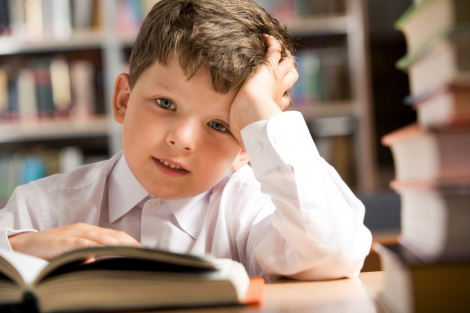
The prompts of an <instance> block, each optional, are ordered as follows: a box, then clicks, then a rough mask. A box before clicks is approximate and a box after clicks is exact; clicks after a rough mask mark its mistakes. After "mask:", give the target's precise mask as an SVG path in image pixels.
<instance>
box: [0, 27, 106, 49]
mask: <svg viewBox="0 0 470 313" xmlns="http://www.w3.org/2000/svg"><path fill="white" fill-rule="evenodd" d="M102 44H103V34H102V33H101V32H98V31H76V32H74V33H73V34H72V35H71V36H70V38H68V39H67V40H58V39H56V38H54V37H44V38H43V39H41V40H40V41H35V42H34V41H25V40H20V39H18V38H15V37H0V55H9V54H18V53H36V52H48V51H66V50H85V49H96V48H101V46H102Z"/></svg>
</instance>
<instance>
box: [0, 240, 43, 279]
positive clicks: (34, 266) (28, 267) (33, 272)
mask: <svg viewBox="0 0 470 313" xmlns="http://www.w3.org/2000/svg"><path fill="white" fill-rule="evenodd" d="M0 257H2V258H3V259H5V260H6V261H8V262H9V263H10V265H11V266H12V267H13V268H14V269H15V270H16V271H17V274H19V275H20V276H21V278H22V280H23V282H24V284H27V285H29V284H31V283H32V282H33V281H34V279H35V278H36V276H37V275H38V274H39V273H40V272H41V271H42V270H43V269H44V268H45V267H46V266H47V264H49V262H47V261H45V260H43V259H40V258H36V257H34V256H30V255H27V254H23V253H20V252H15V251H10V250H7V249H4V248H0ZM5 274H7V273H5Z"/></svg>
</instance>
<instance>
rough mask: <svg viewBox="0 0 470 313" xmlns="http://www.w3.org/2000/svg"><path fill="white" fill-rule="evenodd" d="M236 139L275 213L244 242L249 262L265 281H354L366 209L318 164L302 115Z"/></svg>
mask: <svg viewBox="0 0 470 313" xmlns="http://www.w3.org/2000/svg"><path fill="white" fill-rule="evenodd" d="M241 133H242V138H243V141H244V144H245V147H246V149H247V152H248V154H249V156H250V162H251V166H252V168H253V171H254V173H255V177H256V179H257V180H258V181H259V182H260V184H261V191H262V192H263V193H265V194H267V195H269V196H271V201H272V204H273V206H274V212H273V214H272V215H271V216H270V217H269V218H270V223H269V224H270V225H269V228H268V229H266V228H264V229H263V231H260V232H259V234H256V233H255V234H250V237H251V238H252V239H251V240H252V241H254V242H253V243H252V244H249V245H247V249H252V251H247V254H249V255H253V256H254V261H255V262H257V263H259V266H260V267H261V269H262V270H263V272H264V273H265V274H266V275H268V276H271V277H276V276H287V277H291V278H295V279H305V280H317V279H334V278H341V277H355V276H357V275H358V274H359V272H360V270H361V268H362V265H363V262H364V259H365V257H366V256H367V255H368V253H369V251H370V246H371V241H372V236H371V233H370V231H369V230H368V229H367V228H366V227H365V226H364V224H363V220H364V213H365V208H364V205H363V204H362V203H361V201H359V200H358V199H357V197H356V196H355V195H354V194H353V193H352V191H351V190H350V189H349V187H348V186H347V185H346V184H345V183H344V182H343V180H342V179H341V177H340V176H339V175H338V173H337V172H336V171H335V169H334V168H333V167H332V166H330V165H329V164H328V163H327V162H326V161H325V160H324V159H323V158H321V157H320V155H319V153H318V150H317V148H316V146H315V144H314V142H313V140H312V137H311V135H310V132H309V130H308V128H307V125H306V123H305V120H304V118H303V117H302V114H301V113H299V112H294V111H291V112H284V113H281V114H278V115H276V116H274V117H272V118H271V119H270V120H269V121H258V122H255V123H253V124H250V125H248V126H247V127H245V128H244V129H243V130H242V132H241Z"/></svg>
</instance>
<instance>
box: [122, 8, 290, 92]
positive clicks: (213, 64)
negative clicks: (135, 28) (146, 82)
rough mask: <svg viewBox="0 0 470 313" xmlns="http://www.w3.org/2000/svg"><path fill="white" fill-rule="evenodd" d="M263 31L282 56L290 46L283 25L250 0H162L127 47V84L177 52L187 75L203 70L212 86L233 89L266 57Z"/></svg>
mask: <svg viewBox="0 0 470 313" xmlns="http://www.w3.org/2000/svg"><path fill="white" fill-rule="evenodd" d="M263 34H268V35H271V36H273V37H275V38H276V39H277V40H279V42H280V44H281V47H282V53H281V55H282V58H284V57H286V56H287V55H288V53H290V54H291V55H293V53H294V47H293V44H292V41H291V39H290V37H289V35H288V33H287V29H286V27H285V26H282V25H281V24H280V23H279V22H278V21H277V20H276V19H275V18H274V17H272V16H271V15H270V14H268V13H266V11H264V9H262V8H261V7H260V6H259V5H258V4H256V3H255V2H254V1H252V0H162V1H160V2H158V3H157V4H155V6H154V7H153V8H152V10H151V11H150V12H149V14H148V15H147V17H146V18H145V20H144V22H143V24H142V27H141V29H140V31H139V34H138V36H137V39H136V41H135V43H134V46H133V47H132V52H131V58H130V69H129V82H130V86H131V88H132V87H133V86H134V84H135V82H136V81H137V79H138V78H139V76H140V75H141V74H142V72H143V71H144V70H145V69H147V68H148V67H149V66H151V65H152V64H153V63H154V62H155V61H158V62H159V63H161V64H163V65H166V64H167V62H168V60H169V58H170V57H172V56H175V55H178V54H179V64H180V66H181V68H182V69H183V72H184V73H185V74H187V75H188V79H190V78H191V77H192V76H194V75H195V74H196V73H197V71H198V70H199V68H201V67H205V68H207V69H208V70H209V73H210V77H211V84H212V86H211V87H212V89H213V90H214V91H216V92H219V93H227V92H228V91H229V90H231V89H232V88H239V87H240V86H241V84H243V82H244V81H245V80H246V78H247V77H248V76H249V75H250V73H252V71H253V70H254V69H255V68H256V67H257V66H258V65H260V64H261V63H263V62H264V61H265V59H266V44H265V42H264V40H263Z"/></svg>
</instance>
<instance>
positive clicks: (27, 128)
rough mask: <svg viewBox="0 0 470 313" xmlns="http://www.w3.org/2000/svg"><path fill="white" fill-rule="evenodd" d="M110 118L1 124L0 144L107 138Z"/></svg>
mask: <svg viewBox="0 0 470 313" xmlns="http://www.w3.org/2000/svg"><path fill="white" fill-rule="evenodd" d="M107 134H108V118H107V117H98V118H93V119H90V120H83V121H81V120H60V121H47V122H46V121H44V122H36V123H27V124H22V123H11V124H0V143H7V142H19V141H33V140H54V139H67V138H86V137H98V136H106V135H107Z"/></svg>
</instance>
